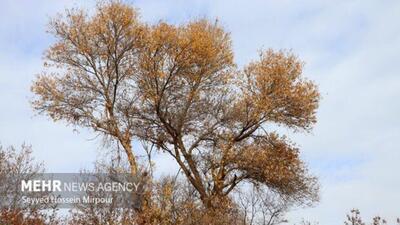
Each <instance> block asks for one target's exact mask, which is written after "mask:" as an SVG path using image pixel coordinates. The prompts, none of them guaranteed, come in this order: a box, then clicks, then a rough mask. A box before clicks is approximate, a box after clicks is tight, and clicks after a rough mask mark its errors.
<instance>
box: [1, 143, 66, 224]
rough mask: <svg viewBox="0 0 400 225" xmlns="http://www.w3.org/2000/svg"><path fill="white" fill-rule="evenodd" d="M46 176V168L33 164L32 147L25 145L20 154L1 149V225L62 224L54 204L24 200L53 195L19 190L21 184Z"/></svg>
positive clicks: (15, 150) (18, 151)
mask: <svg viewBox="0 0 400 225" xmlns="http://www.w3.org/2000/svg"><path fill="white" fill-rule="evenodd" d="M43 172H44V167H43V164H41V163H36V162H34V159H33V157H32V149H31V147H30V146H27V145H22V147H21V149H20V150H17V149H16V148H14V147H12V146H11V147H8V148H3V147H2V146H1V145H0V208H1V209H0V224H9V225H23V224H38V225H42V224H43V225H44V224H49V225H54V224H59V220H58V219H56V210H54V207H55V205H54V204H51V203H38V204H34V203H24V202H23V196H25V197H30V198H39V197H44V196H47V195H48V194H50V193H46V192H42V193H33V192H31V193H22V191H21V190H20V184H21V181H22V180H28V179H33V178H39V177H40V174H41V173H43ZM51 209H53V210H51ZM46 210H47V211H46Z"/></svg>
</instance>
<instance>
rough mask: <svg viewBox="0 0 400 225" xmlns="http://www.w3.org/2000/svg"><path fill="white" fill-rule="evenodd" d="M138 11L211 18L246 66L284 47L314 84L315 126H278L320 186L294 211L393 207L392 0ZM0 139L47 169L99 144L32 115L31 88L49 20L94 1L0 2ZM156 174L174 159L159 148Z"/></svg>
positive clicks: (314, 217) (141, 4)
mask: <svg viewBox="0 0 400 225" xmlns="http://www.w3.org/2000/svg"><path fill="white" fill-rule="evenodd" d="M128 2H129V3H131V4H133V5H134V6H135V7H137V8H139V9H140V12H141V15H142V19H143V20H144V21H146V22H149V23H155V22H157V21H159V20H163V21H167V22H170V23H176V24H179V23H184V22H185V21H188V20H190V19H195V18H204V17H206V18H209V19H211V20H215V19H218V21H219V22H220V23H221V24H222V25H223V26H224V27H225V28H226V30H227V31H229V32H230V33H231V36H232V40H233V48H234V53H235V60H236V62H237V64H238V65H239V66H241V65H245V64H247V63H248V62H250V61H251V60H253V59H256V58H257V56H258V51H259V50H260V49H266V48H273V49H277V50H278V49H290V50H292V52H294V53H295V54H296V55H298V57H299V58H301V59H302V60H303V61H304V62H305V63H306V64H305V68H304V76H305V77H307V78H309V79H311V80H313V81H314V82H315V83H316V84H318V86H319V90H320V92H321V96H322V99H321V104H320V107H319V109H318V114H317V118H318V123H317V124H316V126H315V127H314V129H313V131H312V132H311V133H309V134H304V133H296V134H289V137H291V139H292V140H293V141H295V142H296V143H297V144H298V146H299V147H300V148H301V153H302V157H303V159H304V160H305V161H306V162H307V164H308V165H309V168H310V171H311V172H312V173H314V174H316V175H317V176H318V177H319V179H320V183H321V201H320V203H319V204H317V205H316V206H315V207H313V208H306V209H296V210H295V211H293V212H291V213H290V214H289V215H288V217H289V220H290V221H291V222H292V223H294V222H298V221H299V220H301V218H305V219H307V220H310V221H319V222H320V224H323V225H333V224H341V223H342V224H343V221H344V219H345V214H346V212H348V211H349V210H350V209H351V208H358V209H360V211H361V213H362V215H363V216H364V217H365V218H367V219H368V218H371V217H373V216H375V215H377V214H379V215H381V216H383V217H385V218H387V219H388V220H389V221H392V222H394V221H395V218H396V216H400V208H399V206H398V205H399V203H400V192H399V191H398V190H399V187H400V173H399V171H400V164H399V161H400V151H399V150H400V149H399V147H398V146H399V145H398V143H397V141H398V140H400V119H399V117H398V115H400V101H399V98H400V68H399V65H400V1H398V0H393V1H390V0H381V1H373V0H336V1H324V0H307V1H295V0H291V1H289V0H280V1H266V0H259V1H257V0H243V1H235V0H193V1H187V0H175V1H172V0H167V1H165V0H163V1H162V0H159V1H155V0H154V1H153V0H141V1H135V0H130V1H128ZM0 3H1V7H0V21H1V22H0V143H1V144H2V145H3V146H9V145H14V146H20V145H21V144H23V143H26V144H30V145H32V148H33V151H34V153H33V154H34V157H35V158H36V160H38V161H43V162H44V163H45V165H46V168H47V169H48V171H49V172H78V171H79V170H80V169H82V168H91V166H92V165H93V162H94V161H95V159H96V158H97V157H99V155H101V154H103V152H104V149H103V148H101V141H99V140H98V139H94V137H95V135H94V134H93V133H91V132H89V131H86V130H80V129H78V130H77V129H74V127H71V126H67V125H66V124H64V123H62V122H57V123H54V122H53V121H51V120H49V119H48V118H46V117H44V116H38V115H35V113H34V112H33V110H32V108H31V106H30V104H29V100H30V99H31V98H32V94H31V92H30V85H31V84H32V80H33V79H34V78H35V75H36V74H38V73H39V72H40V71H41V69H42V64H43V62H42V56H43V51H44V50H45V49H46V48H47V47H48V46H49V45H50V44H51V43H52V41H53V38H52V37H51V36H50V35H49V34H48V33H46V29H47V23H48V19H49V18H51V17H52V16H55V15H56V14H57V13H60V12H63V10H64V9H65V8H70V7H84V8H88V9H89V8H91V7H93V5H94V2H93V1H88V0H85V1H83V0H82V1H76V0H75V1H74V0H58V1H51V0H35V1H28V0H0ZM156 160H157V171H158V173H160V174H162V173H163V172H166V171H170V170H171V168H176V167H174V166H175V164H174V163H173V162H172V161H171V160H169V159H168V158H166V157H164V156H162V155H161V156H158V157H157V158H156Z"/></svg>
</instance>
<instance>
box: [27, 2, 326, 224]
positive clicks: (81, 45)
mask: <svg viewBox="0 0 400 225" xmlns="http://www.w3.org/2000/svg"><path fill="white" fill-rule="evenodd" d="M50 32H51V34H53V35H54V36H55V38H56V41H55V43H54V44H53V45H52V46H51V47H49V49H48V50H47V51H46V54H45V68H44V70H43V72H42V74H40V75H39V76H38V77H37V79H36V80H35V81H34V83H33V85H32V91H33V92H34V94H35V98H34V99H33V101H32V104H33V107H34V109H35V110H36V111H38V112H40V113H44V114H46V115H48V116H50V117H51V118H52V119H54V120H55V121H59V120H62V121H66V122H67V123H69V124H72V125H75V126H79V127H85V128H89V129H91V130H93V131H94V132H95V133H96V134H99V135H102V136H103V137H104V138H105V140H108V141H110V142H113V143H116V144H117V145H118V146H120V147H122V149H123V150H124V152H125V153H126V157H127V159H128V162H129V166H130V172H131V173H132V174H137V173H140V170H139V168H140V167H141V165H139V164H140V162H139V161H138V159H137V151H138V150H137V149H133V148H132V142H133V140H140V141H142V142H143V143H145V144H147V145H152V146H155V147H156V148H157V149H158V151H162V152H166V153H168V154H169V155H170V157H172V158H173V159H174V160H175V162H176V163H177V164H178V165H179V167H180V169H181V171H182V173H183V174H184V177H185V182H187V184H188V185H190V188H191V189H192V190H193V193H194V194H193V196H194V199H192V200H193V203H190V202H189V203H188V204H189V205H184V206H183V205H181V207H183V208H184V209H186V210H188V213H190V215H192V217H191V218H195V217H196V216H198V217H202V219H205V221H208V222H204V224H211V223H217V222H220V224H233V223H232V221H230V219H229V218H228V217H229V216H227V215H235V210H236V206H237V204H236V202H235V194H234V192H235V191H238V190H240V189H243V188H244V190H247V189H246V188H248V186H251V187H256V188H259V189H268V190H270V191H272V193H274V194H276V195H277V196H279V197H280V198H281V199H284V200H285V201H286V202H289V203H290V204H291V205H303V204H311V203H313V202H315V201H317V200H318V185H317V181H316V178H315V177H313V176H312V175H310V174H309V172H308V170H307V168H306V166H305V164H304V163H303V162H302V160H301V159H300V155H299V149H298V148H297V147H296V146H295V145H294V144H293V143H291V142H290V141H289V140H288V138H287V137H285V136H283V135H280V134H279V133H278V132H276V131H274V129H273V128H274V127H276V126H282V127H286V128H288V129H290V130H292V131H304V132H308V131H310V130H311V129H312V126H313V124H314V123H315V122H316V109H317V108H318V102H319V93H318V90H317V88H316V86H315V84H314V83H313V82H311V81H309V80H307V79H305V78H304V77H303V76H302V67H303V62H301V61H300V60H299V59H298V58H297V57H296V56H295V55H294V54H292V53H291V52H288V51H273V50H266V51H261V52H260V55H259V58H258V59H257V60H254V61H252V62H251V63H249V64H248V65H246V66H244V67H243V68H238V67H237V66H236V64H235V63H234V55H233V50H232V42H231V38H230V35H229V33H227V32H226V31H225V30H224V28H223V27H222V26H220V25H219V24H218V23H217V22H210V21H208V20H204V19H201V20H194V21H190V22H188V23H186V24H181V25H174V24H169V23H166V22H162V21H161V22H158V23H156V24H151V25H150V24H147V23H144V22H142V21H141V20H140V17H139V15H138V12H137V10H135V9H134V8H132V7H131V6H129V5H127V4H123V3H120V2H117V1H112V2H107V3H100V4H99V5H98V7H97V9H96V11H95V13H94V14H89V13H88V12H85V11H83V10H70V11H67V12H66V13H65V14H64V15H62V16H60V17H58V18H55V19H53V20H51V22H50ZM156 183H157V182H156ZM250 189H252V188H250ZM158 190H159V191H161V192H162V190H163V189H162V188H161V189H158ZM151 193H154V192H151ZM171 193H172V192H171ZM171 193H170V194H171ZM196 198H197V201H196ZM156 200H157V199H156V197H155V196H153V195H152V194H150V196H149V199H148V201H147V205H146V204H145V205H144V206H143V207H144V208H143V209H142V210H139V213H142V218H143V221H142V222H141V223H143V224H151V222H149V221H146V219H149V218H150V219H151V220H153V221H156V220H155V219H154V217H152V216H155V215H156V217H157V216H159V217H160V216H162V215H164V216H165V215H167V214H168V211H162V210H164V209H165V207H163V206H162V205H161V206H160V207H159V208H158V209H159V210H160V211H158V212H156V213H155V214H152V216H149V215H146V213H147V214H151V213H150V212H151V210H152V209H153V210H154V209H157V207H156V206H157V205H158V204H161V203H160V202H158V203H157V201H156ZM164 203H165V202H164ZM146 207H147V208H146ZM191 207H192V208H191ZM192 209H193V210H194V211H195V212H196V213H194V214H193V211H190V210H192ZM168 215H169V217H170V219H171V218H172V216H173V215H175V216H176V214H173V213H172V214H168ZM222 215H225V217H224V216H222ZM207 218H211V219H208V220H207ZM212 218H228V219H227V221H225V222H224V220H222V219H220V220H215V219H212ZM234 220H235V221H237V219H234ZM159 221H161V220H159ZM162 221H164V222H165V221H168V220H165V219H163V220H162ZM154 224H160V223H159V222H154ZM171 224H172V223H171ZM174 224H175V223H174ZM194 224H200V222H198V223H197V222H196V223H194Z"/></svg>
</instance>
